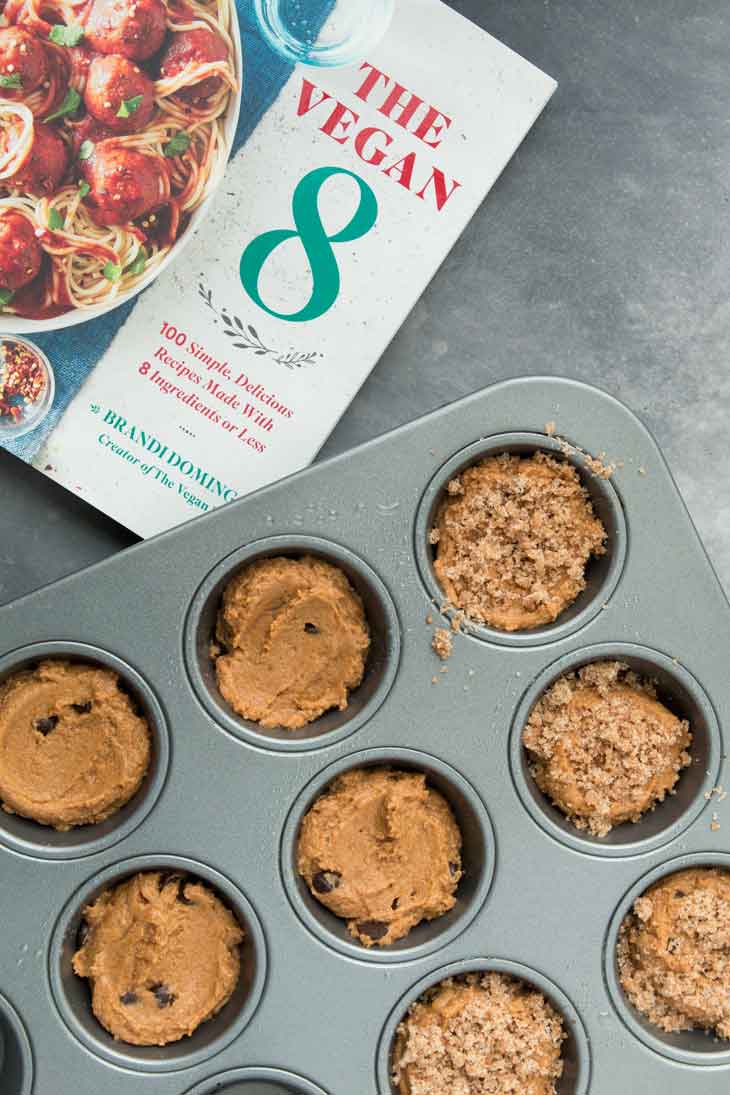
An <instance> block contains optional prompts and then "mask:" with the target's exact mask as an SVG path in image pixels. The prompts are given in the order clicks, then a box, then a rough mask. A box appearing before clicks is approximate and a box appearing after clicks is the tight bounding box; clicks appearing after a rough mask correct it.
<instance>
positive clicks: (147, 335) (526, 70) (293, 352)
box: [25, 0, 556, 536]
mask: <svg viewBox="0 0 730 1095" xmlns="http://www.w3.org/2000/svg"><path fill="white" fill-rule="evenodd" d="M245 63H246V61H245V46H244V65H245ZM555 87H556V84H555V82H554V81H553V80H552V79H551V78H549V77H548V76H546V75H545V74H544V73H542V72H540V71H539V70H538V69H537V68H535V67H534V66H533V65H531V64H530V63H529V62H528V61H526V60H523V59H522V58H521V57H519V56H517V55H516V54H515V53H514V52H512V51H511V50H510V49H508V48H506V47H505V46H504V45H502V44H501V43H500V42H498V41H497V40H496V39H494V38H492V37H490V36H489V35H488V34H486V33H484V32H483V31H482V30H480V29H479V28H478V27H476V26H474V25H473V24H472V23H470V22H469V21H468V20H466V19H464V18H463V17H461V16H460V15H458V14H456V13H454V12H453V11H451V10H450V9H449V8H448V7H446V6H445V5H444V4H441V3H440V2H438V0H398V3H397V5H396V13H395V16H394V19H393V22H392V24H391V26H390V29H389V30H388V32H387V34H386V36H385V37H384V38H383V39H382V41H381V42H380V43H379V45H378V46H377V47H376V48H375V49H374V50H373V51H372V53H371V55H370V56H369V57H368V58H367V60H365V61H363V62H362V63H361V64H355V65H350V66H347V67H344V68H339V69H317V68H314V67H308V66H303V65H298V66H296V67H295V68H294V69H293V71H292V73H291V76H290V77H289V79H288V80H287V82H286V84H285V85H284V87H283V89H282V90H281V92H280V94H279V95H278V98H277V99H276V100H275V102H274V103H273V105H272V106H271V107H270V108H269V109H268V111H267V112H266V113H265V114H264V115H263V117H262V119H261V121H260V122H259V124H258V125H257V127H256V128H255V130H254V131H253V133H252V134H251V135H250V137H249V138H248V140H247V141H246V142H245V143H244V144H243V145H242V147H241V148H240V149H239V150H238V152H237V153H236V155H235V156H234V158H233V159H232V160H231V161H230V163H229V164H228V167H227V169H226V174H225V176H224V179H223V182H222V184H221V186H220V189H219V191H218V193H217V195H216V197H215V199H214V201H213V204H212V207H211V210H210V213H209V215H208V217H207V219H206V220H205V221H204V222H203V224H202V226H201V227H200V228H199V229H198V231H197V233H196V235H195V237H194V238H193V239H192V241H191V242H189V243H188V245H187V246H186V247H185V248H184V249H183V250H182V251H181V254H180V256H179V258H178V259H177V261H176V262H174V263H173V265H172V266H171V268H170V269H169V270H167V271H165V272H164V273H163V274H162V275H161V276H160V278H159V279H158V280H157V281H156V282H155V283H154V284H153V285H152V286H151V288H150V289H148V290H147V291H146V292H144V293H143V294H142V295H141V297H140V298H139V299H138V301H137V303H136V306H135V307H134V309H133V310H132V311H131V312H130V314H129V315H128V317H127V319H126V320H125V322H124V324H123V325H122V326H121V327H120V328H119V330H118V331H117V333H116V335H115V336H114V338H113V340H112V341H111V344H110V345H109V347H108V349H107V350H106V352H105V353H104V355H103V357H102V358H101V360H100V361H99V362H98V364H96V366H95V367H94V368H93V370H92V371H91V372H90V374H89V375H88V376H87V377H86V379H85V380H84V381H83V383H82V384H81V386H80V387H79V388H78V391H77V392H76V394H75V395H74V397H73V398H72V399H71V401H70V402H69V404H68V406H67V408H66V409H65V411H64V413H63V414H62V416H61V417H60V419H59V420H58V421H57V423H56V424H55V427H54V428H53V430H52V432H51V433H50V434H49V435H48V436H47V437H46V438H45V440H44V442H43V444H42V445H41V447H40V448H39V449H38V450H37V451H36V452H35V453H34V454H33V455H32V458H31V459H32V463H33V464H34V466H36V467H37V468H39V469H41V470H43V471H45V473H46V474H47V475H49V476H50V477H52V478H53V479H55V480H56V481H58V482H59V483H62V484H64V485H65V486H67V487H68V488H69V489H71V490H73V491H75V492H77V493H79V494H80V495H81V496H82V497H83V498H85V499H86V500H88V501H90V502H91V503H93V504H94V505H95V506H97V507H98V508H99V509H102V510H104V511H105V512H106V513H108V514H109V515H111V516H112V517H114V518H115V519H116V520H118V521H120V522H121V523H122V524H124V525H126V526H128V527H129V528H131V529H133V530H134V531H135V532H137V533H139V534H141V535H143V536H150V535H152V534H154V533H157V532H160V531H162V530H164V529H167V528H169V527H171V526H173V525H176V524H179V523H180V522H182V521H185V520H186V519H188V518H190V517H193V516H196V515H198V514H200V513H203V512H205V511H207V510H211V509H213V508H215V507H216V506H218V505H221V504H224V503H225V502H227V501H229V500H231V499H233V498H236V497H240V496H241V495H244V494H246V493H248V492H250V491H252V490H255V489H256V488H258V487H261V486H263V485H265V484H267V483H271V482H272V481H274V480H276V479H279V478H281V477H282V476H284V475H286V474H289V473H290V472H293V471H296V470H297V469H299V468H301V467H303V466H304V465H306V464H307V463H308V462H309V461H311V460H312V458H313V457H314V455H315V454H316V452H317V450H318V449H319V448H320V446H321V445H322V444H323V442H324V440H325V439H326V437H327V435H328V434H329V433H330V431H331V429H332V428H333V426H334V424H335V423H336V421H337V420H338V418H339V417H340V416H341V415H342V413H343V411H344V409H345V408H346V407H347V405H348V404H349V402H350V401H351V399H352V398H353V396H354V395H355V393H356V392H357V390H358V388H359V387H360V385H361V384H362V383H363V381H364V380H365V378H366V376H367V375H368V373H369V372H370V370H371V369H372V368H373V366H374V365H375V363H376V362H377V360H378V358H379V357H380V355H381V354H382V352H383V350H384V349H385V348H386V346H387V345H388V343H389V342H390V340H391V339H392V338H393V336H394V334H395V333H396V331H397V330H398V327H399V326H400V324H401V323H402V322H403V320H404V318H405V317H406V315H407V314H408V312H409V311H410V310H411V308H412V307H413V305H414V303H415V302H416V300H417V298H418V297H419V295H420V294H421V293H422V291H423V289H424V288H425V286H426V285H427V283H428V281H429V280H430V279H431V277H432V276H433V274H434V273H435V271H436V269H437V268H438V266H439V264H440V263H441V261H442V260H443V258H444V256H445V255H446V254H447V252H448V251H449V249H450V248H451V246H452V245H453V243H454V242H455V240H456V239H457V237H458V236H459V234H460V233H461V232H462V230H463V229H464V227H465V225H466V224H467V222H468V221H469V219H470V218H471V216H472V215H473V214H474V212H475V210H476V209H477V207H478V206H479V204H480V203H481V201H482V200H483V199H484V196H485V194H486V193H487V192H488V191H489V189H490V188H491V186H492V185H493V183H494V182H495V180H496V179H497V177H498V176H499V174H500V172H501V171H502V170H503V168H504V167H505V165H506V164H507V162H508V161H509V159H510V157H511V156H512V154H513V153H514V151H515V149H516V148H517V147H518V145H519V144H520V142H521V141H522V139H523V137H524V136H525V134H526V133H527V132H528V130H529V129H530V127H531V126H532V124H533V122H534V121H535V119H536V118H537V116H538V115H539V113H540V112H541V110H542V109H543V107H544V106H545V103H546V102H547V100H548V99H549V98H550V96H551V94H552V93H553V91H554V89H555ZM245 109H246V106H245V99H244V106H243V110H245ZM77 330H78V331H83V328H78V329H77ZM25 458H26V459H28V456H27V455H26V456H25Z"/></svg>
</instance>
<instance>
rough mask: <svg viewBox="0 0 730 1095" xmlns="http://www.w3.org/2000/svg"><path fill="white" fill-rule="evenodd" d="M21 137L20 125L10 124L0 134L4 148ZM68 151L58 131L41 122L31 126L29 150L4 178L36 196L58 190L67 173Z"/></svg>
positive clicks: (9, 183)
mask: <svg viewBox="0 0 730 1095" xmlns="http://www.w3.org/2000/svg"><path fill="white" fill-rule="evenodd" d="M19 138H20V127H19V126H17V125H12V126H10V127H9V128H8V129H6V130H5V132H4V133H3V135H2V141H1V142H0V143H1V144H2V146H3V148H7V146H8V144H11V143H12V142H13V141H17V140H19ZM67 164H68V153H67V152H66V145H65V144H64V143H63V141H62V140H61V138H60V137H59V135H58V133H57V132H56V130H55V129H53V127H52V126H50V125H46V124H45V123H44V122H36V123H35V124H34V126H33V143H32V145H31V148H30V152H29V153H28V155H27V156H26V158H25V160H24V161H23V163H22V165H21V166H20V167H19V168H18V170H17V171H16V172H15V174H14V175H12V176H11V177H10V178H8V179H6V180H4V181H5V184H6V185H7V186H9V187H10V188H11V189H12V190H22V191H25V192H26V193H28V194H34V195H35V196H36V197H41V198H42V197H46V196H47V195H49V194H53V193H54V191H56V190H57V189H58V186H59V183H60V182H61V179H62V178H63V176H64V175H65V173H66V167H67Z"/></svg>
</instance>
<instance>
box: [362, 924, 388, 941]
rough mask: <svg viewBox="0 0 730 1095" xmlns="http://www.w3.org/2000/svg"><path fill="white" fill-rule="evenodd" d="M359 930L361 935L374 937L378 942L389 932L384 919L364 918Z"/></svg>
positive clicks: (369, 937)
mask: <svg viewBox="0 0 730 1095" xmlns="http://www.w3.org/2000/svg"><path fill="white" fill-rule="evenodd" d="M357 930H358V931H359V932H360V935H366V936H367V937H368V939H372V940H374V941H376V942H377V940H378V939H382V938H383V936H384V935H387V934H388V925H387V924H384V923H383V921H382V920H362V921H361V922H360V923H359V924H358V926H357Z"/></svg>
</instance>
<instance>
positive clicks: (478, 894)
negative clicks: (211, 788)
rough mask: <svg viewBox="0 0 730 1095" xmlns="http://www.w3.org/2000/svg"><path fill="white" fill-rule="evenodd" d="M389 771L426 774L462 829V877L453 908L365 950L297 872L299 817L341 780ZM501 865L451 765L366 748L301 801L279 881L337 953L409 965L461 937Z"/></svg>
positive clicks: (469, 792) (489, 832)
mask: <svg viewBox="0 0 730 1095" xmlns="http://www.w3.org/2000/svg"><path fill="white" fill-rule="evenodd" d="M382 767H391V768H396V769H401V770H405V771H413V772H423V773H425V775H426V777H427V780H428V783H429V785H430V786H431V787H433V788H434V789H435V790H437V791H440V792H441V794H442V795H443V796H444V798H445V799H446V801H447V802H448V803H449V805H450V807H451V809H452V810H453V813H454V817H455V818H456V822H457V824H458V826H459V829H460V831H461V837H462V842H463V843H462V849H461V859H462V868H463V872H464V873H463V876H462V878H461V880H460V882H459V887H458V890H457V901H456V905H455V906H454V907H453V909H450V910H449V912H447V913H444V915H443V916H439V917H436V918H435V919H434V920H424V921H421V923H420V924H417V925H416V926H415V927H414V928H411V930H410V932H409V933H408V935H407V936H405V937H404V938H403V939H399V940H397V942H395V943H391V944H390V945H388V946H384V947H378V946H373V947H364V946H363V945H362V944H361V943H358V942H357V940H355V939H354V938H353V937H352V936H351V935H350V933H349V932H348V930H347V924H346V921H345V920H343V919H342V918H341V917H339V916H336V915H335V914H334V913H333V912H330V910H329V909H328V908H326V906H325V905H323V904H322V903H321V902H319V901H317V900H316V899H315V898H314V897H313V896H312V894H311V893H310V890H309V887H308V886H307V884H306V882H305V881H304V879H303V878H302V877H301V875H300V874H299V872H298V870H297V862H296V861H297V842H298V838H299V829H300V826H301V823H302V819H303V818H304V815H305V814H306V813H307V811H308V810H309V809H310V807H311V806H312V805H313V804H314V802H315V801H316V800H317V799H318V798H319V796H320V795H321V794H322V792H323V791H325V790H326V789H327V787H328V786H329V785H330V784H331V783H332V780H333V779H335V777H336V776H339V775H341V774H342V773H343V772H348V771H350V770H351V769H353V768H382ZM495 866H496V845H495V838H494V830H493V828H492V823H491V821H490V819H489V814H488V813H487V809H486V807H485V806H484V803H483V802H482V800H481V798H480V797H479V795H478V794H477V792H476V791H475V790H474V788H473V787H472V786H471V784H470V783H468V782H467V781H466V780H465V779H464V777H463V776H462V775H461V774H460V773H459V772H457V771H456V769H455V768H452V767H451V766H450V765H448V764H446V763H444V761H442V760H439V759H438V758H437V757H434V756H431V755H430V754H429V753H421V752H419V751H417V750H415V749H395V748H394V749H387V748H384V749H367V750H365V751H364V752H362V753H352V754H350V755H349V756H347V757H343V758H342V759H340V760H338V761H336V762H335V763H334V764H331V765H329V767H327V768H325V769H323V771H321V772H320V773H319V775H317V776H316V777H315V778H314V779H313V780H312V781H311V782H310V783H309V784H308V785H307V786H306V787H305V788H304V790H303V791H302V792H301V794H300V795H299V797H298V798H297V799H296V801H295V803H294V805H293V807H292V809H291V811H290V813H289V816H288V818H287V820H286V824H285V826H284V831H283V834H282V840H281V875H282V879H283V882H284V888H285V890H286V893H287V896H288V898H289V901H290V902H291V905H292V908H293V909H294V911H295V913H296V914H297V916H298V917H299V919H300V920H301V921H302V923H303V924H304V925H305V926H306V927H307V928H309V930H310V931H312V932H313V933H314V934H315V935H316V936H317V937H318V938H319V939H320V940H321V941H322V942H323V943H325V944H326V945H327V946H328V947H332V948H333V949H334V950H336V951H338V952H339V953H340V954H344V955H347V956H348V957H349V958H355V959H359V960H361V961H363V962H376V963H391V962H407V961H412V960H414V959H417V958H421V957H423V956H424V955H427V954H431V953H432V952H433V951H435V950H438V949H439V948H440V947H444V946H446V944H447V943H451V942H453V941H454V939H456V938H457V936H459V935H460V934H461V933H462V932H463V931H464V930H465V929H466V928H467V927H468V925H469V924H470V923H471V921H472V920H473V919H474V917H475V916H476V914H477V913H478V912H479V909H480V908H481V907H482V905H483V904H484V902H485V901H486V898H487V895H488V893H489V888H490V886H491V884H492V879H493V877H494V871H495Z"/></svg>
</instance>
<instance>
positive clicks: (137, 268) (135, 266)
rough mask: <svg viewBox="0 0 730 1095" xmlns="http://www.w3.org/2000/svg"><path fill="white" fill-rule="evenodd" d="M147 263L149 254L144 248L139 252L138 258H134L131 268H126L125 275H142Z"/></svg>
mask: <svg viewBox="0 0 730 1095" xmlns="http://www.w3.org/2000/svg"><path fill="white" fill-rule="evenodd" d="M146 262H147V252H146V251H145V249H144V247H140V249H139V251H138V252H137V256H136V258H134V259H133V260H132V262H130V264H129V266H126V267H125V268H124V273H125V274H141V273H142V271H143V270H144V268H145V263H146Z"/></svg>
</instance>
